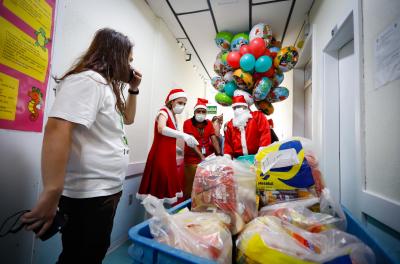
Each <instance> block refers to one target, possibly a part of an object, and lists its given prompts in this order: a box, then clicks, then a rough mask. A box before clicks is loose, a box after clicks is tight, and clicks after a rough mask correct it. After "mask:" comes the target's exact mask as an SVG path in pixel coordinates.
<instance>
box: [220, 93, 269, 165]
mask: <svg viewBox="0 0 400 264" xmlns="http://www.w3.org/2000/svg"><path fill="white" fill-rule="evenodd" d="M232 108H233V112H234V117H233V118H232V119H231V120H230V121H229V122H228V123H227V126H226V128H225V144H224V154H225V155H229V156H230V157H231V158H237V157H239V156H243V155H253V154H256V153H257V152H258V150H259V148H260V147H265V146H268V145H269V144H271V133H270V124H269V123H268V120H267V118H266V117H265V115H264V114H263V113H262V112H260V111H254V112H252V111H250V109H249V106H248V104H247V103H246V100H245V98H244V96H243V95H239V96H234V97H233V103H232Z"/></svg>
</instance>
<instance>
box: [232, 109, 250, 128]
mask: <svg viewBox="0 0 400 264" xmlns="http://www.w3.org/2000/svg"><path fill="white" fill-rule="evenodd" d="M251 117H252V115H251V113H250V111H249V110H244V111H243V112H242V113H241V114H240V115H238V116H236V115H235V116H234V117H233V119H232V123H233V126H234V127H237V128H244V127H246V124H247V121H248V120H249V119H250V118H251Z"/></svg>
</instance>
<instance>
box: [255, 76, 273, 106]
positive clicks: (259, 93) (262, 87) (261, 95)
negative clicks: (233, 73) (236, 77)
mask: <svg viewBox="0 0 400 264" xmlns="http://www.w3.org/2000/svg"><path fill="white" fill-rule="evenodd" d="M271 87H272V81H271V80H270V79H269V78H267V77H261V79H260V80H258V81H257V82H256V83H255V84H254V89H253V98H254V100H256V101H262V100H264V99H265V98H266V97H267V95H268V93H269V92H270V91H271Z"/></svg>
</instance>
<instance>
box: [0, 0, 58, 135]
mask: <svg viewBox="0 0 400 264" xmlns="http://www.w3.org/2000/svg"><path fill="white" fill-rule="evenodd" d="M55 2H56V0H35V1H30V0H0V129H12V130H22V131H35V132H41V131H42V127H43V116H44V110H45V102H46V90H47V83H48V79H49V72H50V65H51V61H50V58H51V51H52V39H53V33H54V13H55V12H54V11H55V4H56V3H55Z"/></svg>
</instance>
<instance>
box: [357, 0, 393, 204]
mask: <svg viewBox="0 0 400 264" xmlns="http://www.w3.org/2000/svg"><path fill="white" fill-rule="evenodd" d="M363 14H364V17H363V19H364V31H363V33H364V71H365V80H364V86H365V143H366V149H365V150H366V160H365V166H366V189H367V190H368V191H371V192H374V193H377V194H379V195H382V196H384V197H386V198H389V199H392V200H394V201H397V202H398V203H400V191H399V189H400V140H399V135H400V115H399V113H400V104H399V101H400V89H399V86H400V80H397V81H392V82H390V83H388V84H386V85H385V86H383V87H381V88H379V89H375V78H376V62H375V57H374V54H375V52H374V50H375V41H376V38H377V37H378V35H379V34H380V33H381V32H382V31H383V30H385V29H386V28H387V27H388V26H389V25H391V24H392V23H393V22H394V20H395V19H400V1H394V0H383V1H373V0H364V1H363ZM398 26H399V25H398ZM382 157H385V158H382Z"/></svg>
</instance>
